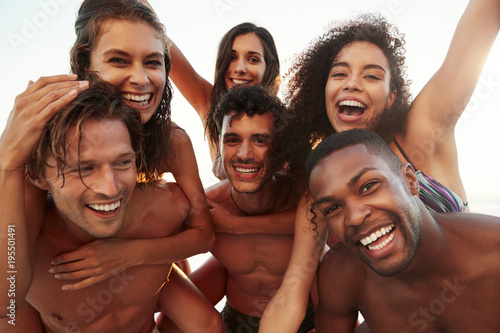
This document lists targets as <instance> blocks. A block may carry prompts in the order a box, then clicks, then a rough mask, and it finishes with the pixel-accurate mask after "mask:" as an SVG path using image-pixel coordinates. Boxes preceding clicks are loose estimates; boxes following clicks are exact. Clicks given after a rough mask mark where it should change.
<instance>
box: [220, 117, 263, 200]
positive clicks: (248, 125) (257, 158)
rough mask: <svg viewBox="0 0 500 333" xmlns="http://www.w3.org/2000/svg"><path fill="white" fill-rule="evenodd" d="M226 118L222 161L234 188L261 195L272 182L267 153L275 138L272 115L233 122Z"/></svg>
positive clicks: (236, 119) (223, 129)
mask: <svg viewBox="0 0 500 333" xmlns="http://www.w3.org/2000/svg"><path fill="white" fill-rule="evenodd" d="M235 114H236V113H235V112H230V113H228V114H227V115H225V116H224V119H223V123H222V140H221V145H222V147H221V157H222V161H223V164H224V171H225V173H226V175H227V178H228V179H229V181H230V182H231V185H232V186H233V187H234V189H235V190H236V191H237V192H240V193H255V192H258V191H259V190H260V189H261V188H262V186H264V184H265V183H267V182H268V181H269V180H270V179H271V178H272V172H270V171H269V170H268V167H267V164H268V162H267V157H266V153H267V151H268V148H269V145H270V143H271V138H272V134H273V114H272V113H270V112H268V113H264V114H262V115H259V114H255V115H253V116H251V117H250V116H248V115H247V114H246V113H243V116H242V117H241V118H239V119H238V118H232V117H233V116H234V115H235Z"/></svg>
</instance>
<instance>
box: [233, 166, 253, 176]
mask: <svg viewBox="0 0 500 333" xmlns="http://www.w3.org/2000/svg"><path fill="white" fill-rule="evenodd" d="M234 170H236V172H238V173H240V174H242V175H245V176H249V175H252V174H254V173H256V172H258V171H259V168H255V167H254V168H242V167H234Z"/></svg>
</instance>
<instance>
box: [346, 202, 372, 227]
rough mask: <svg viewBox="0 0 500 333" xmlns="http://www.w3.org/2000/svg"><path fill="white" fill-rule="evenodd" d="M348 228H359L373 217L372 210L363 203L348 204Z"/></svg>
mask: <svg viewBox="0 0 500 333" xmlns="http://www.w3.org/2000/svg"><path fill="white" fill-rule="evenodd" d="M345 208H346V215H345V225H346V226H359V225H361V224H363V222H364V221H365V220H366V218H367V217H369V216H370V215H371V212H372V210H371V208H370V207H368V206H366V205H363V204H362V203H357V202H356V203H346V204H345Z"/></svg>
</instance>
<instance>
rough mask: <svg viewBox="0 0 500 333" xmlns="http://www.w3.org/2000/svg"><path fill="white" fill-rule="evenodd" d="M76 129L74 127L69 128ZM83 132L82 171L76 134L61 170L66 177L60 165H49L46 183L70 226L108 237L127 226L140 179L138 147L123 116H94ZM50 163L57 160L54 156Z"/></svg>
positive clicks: (84, 232) (76, 230) (44, 184)
mask: <svg viewBox="0 0 500 333" xmlns="http://www.w3.org/2000/svg"><path fill="white" fill-rule="evenodd" d="M74 130H75V127H72V128H71V129H70V130H68V133H69V134H73V133H74ZM82 133H83V134H82V138H81V144H80V156H79V157H80V158H79V160H80V172H79V168H78V136H77V137H76V139H75V140H73V141H72V142H71V143H70V145H69V146H68V147H67V148H66V152H67V158H66V162H67V163H66V166H65V167H64V169H63V170H61V171H62V173H63V174H64V180H63V177H62V175H61V174H59V173H58V170H57V168H55V167H46V170H45V176H44V178H43V179H42V181H41V185H42V187H44V188H45V189H47V190H49V191H50V194H51V195H52V197H53V199H54V202H55V204H56V207H57V209H58V211H59V213H60V215H61V216H62V218H63V219H64V220H65V221H66V225H67V226H68V229H71V230H73V232H74V233H75V234H82V230H83V235H87V236H88V235H89V234H90V235H91V237H99V238H100V237H109V236H112V235H114V234H116V233H117V232H118V231H119V230H120V228H121V227H122V226H123V221H124V215H125V209H126V206H127V203H128V201H129V199H130V195H131V193H132V191H133V189H134V187H135V184H136V179H137V169H136V165H135V152H134V150H133V149H132V145H131V143H130V135H129V132H128V130H127V127H126V126H125V124H124V123H123V122H122V121H119V120H94V119H91V120H88V121H87V122H86V123H85V124H84V125H83V128H82ZM67 136H68V137H69V135H67ZM47 162H48V164H49V165H54V164H55V161H54V159H53V158H50V159H48V161H47ZM80 173H81V178H80ZM82 180H83V182H84V183H83V182H82Z"/></svg>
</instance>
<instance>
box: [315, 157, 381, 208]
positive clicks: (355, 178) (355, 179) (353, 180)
mask: <svg viewBox="0 0 500 333" xmlns="http://www.w3.org/2000/svg"><path fill="white" fill-rule="evenodd" d="M371 170H375V168H372V167H367V168H363V169H361V170H360V171H359V172H358V173H357V174H356V175H354V176H353V177H352V178H351V179H350V180H349V182H348V183H347V188H349V190H352V189H353V188H354V187H355V186H356V183H357V182H358V180H359V179H360V178H361V177H362V176H363V175H364V174H365V173H367V172H368V171H371ZM335 200H336V199H335V197H333V196H326V197H323V198H320V199H318V200H316V205H318V206H319V205H320V204H322V203H324V202H329V201H335Z"/></svg>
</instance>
